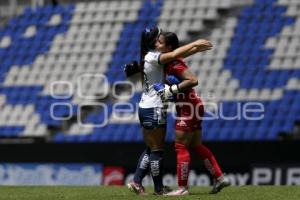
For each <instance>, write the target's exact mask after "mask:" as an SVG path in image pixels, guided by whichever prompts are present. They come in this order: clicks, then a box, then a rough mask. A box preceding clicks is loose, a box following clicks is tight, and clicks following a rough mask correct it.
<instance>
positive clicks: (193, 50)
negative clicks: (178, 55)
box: [183, 41, 213, 58]
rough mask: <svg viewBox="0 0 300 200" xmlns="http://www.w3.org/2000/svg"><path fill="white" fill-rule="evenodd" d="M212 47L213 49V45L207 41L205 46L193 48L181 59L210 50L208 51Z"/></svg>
mask: <svg viewBox="0 0 300 200" xmlns="http://www.w3.org/2000/svg"><path fill="white" fill-rule="evenodd" d="M212 47H213V45H212V44H211V42H209V41H207V44H206V45H203V46H201V47H193V48H192V49H191V50H190V51H188V52H187V53H185V54H184V55H183V58H187V57H189V56H191V55H194V54H196V53H199V52H203V51H207V50H210V49H212Z"/></svg>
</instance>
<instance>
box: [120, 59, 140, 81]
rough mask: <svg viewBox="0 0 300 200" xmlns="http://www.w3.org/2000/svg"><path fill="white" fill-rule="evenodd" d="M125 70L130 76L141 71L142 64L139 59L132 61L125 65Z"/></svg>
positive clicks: (127, 75)
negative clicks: (140, 64)
mask: <svg viewBox="0 0 300 200" xmlns="http://www.w3.org/2000/svg"><path fill="white" fill-rule="evenodd" d="M124 71H125V74H126V77H127V78H128V77H130V76H132V75H134V74H136V73H138V72H140V71H141V69H140V66H139V64H138V62H137V61H132V62H131V63H129V64H125V65H124Z"/></svg>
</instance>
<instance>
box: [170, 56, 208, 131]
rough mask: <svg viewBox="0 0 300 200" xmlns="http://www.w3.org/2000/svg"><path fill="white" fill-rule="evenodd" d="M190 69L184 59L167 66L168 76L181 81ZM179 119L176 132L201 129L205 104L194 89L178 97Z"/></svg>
mask: <svg viewBox="0 0 300 200" xmlns="http://www.w3.org/2000/svg"><path fill="white" fill-rule="evenodd" d="M187 69H188V66H187V65H186V64H185V63H184V61H183V60H182V59H177V60H175V61H172V62H170V63H168V64H167V67H166V71H165V72H166V76H167V75H174V76H176V77H177V78H179V79H180V77H181V74H182V73H183V72H184V71H185V70H187ZM176 112H177V119H176V121H175V123H176V126H175V128H176V130H182V131H186V132H190V131H193V130H197V129H199V128H200V129H201V122H202V117H203V115H204V106H203V103H202V101H201V99H200V97H199V96H198V94H197V93H196V92H195V90H194V89H193V88H190V89H187V90H185V91H183V92H180V93H178V94H177V96H176Z"/></svg>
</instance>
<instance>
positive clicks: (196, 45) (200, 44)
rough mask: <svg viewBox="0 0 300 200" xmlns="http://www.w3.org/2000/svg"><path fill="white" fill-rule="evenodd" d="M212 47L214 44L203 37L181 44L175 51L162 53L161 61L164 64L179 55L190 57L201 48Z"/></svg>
mask: <svg viewBox="0 0 300 200" xmlns="http://www.w3.org/2000/svg"><path fill="white" fill-rule="evenodd" d="M211 47H212V44H211V43H210V42H209V41H207V40H203V39H199V40H196V41H194V42H191V43H189V44H186V45H184V46H181V47H179V48H177V49H175V50H174V51H171V52H168V53H163V54H161V56H160V58H159V61H160V63H162V64H165V63H168V62H170V61H172V60H174V59H176V58H179V57H188V56H189V55H193V54H195V53H197V52H200V51H201V50H203V49H204V50H207V49H209V48H211Z"/></svg>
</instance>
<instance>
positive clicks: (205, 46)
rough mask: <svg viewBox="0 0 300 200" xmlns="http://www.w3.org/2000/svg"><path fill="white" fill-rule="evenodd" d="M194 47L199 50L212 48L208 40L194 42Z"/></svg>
mask: <svg viewBox="0 0 300 200" xmlns="http://www.w3.org/2000/svg"><path fill="white" fill-rule="evenodd" d="M194 46H195V47H196V48H199V49H206V50H208V49H211V48H212V47H213V45H212V43H211V42H210V41H208V40H204V39H199V40H196V41H195V42H194Z"/></svg>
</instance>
